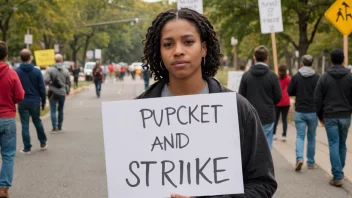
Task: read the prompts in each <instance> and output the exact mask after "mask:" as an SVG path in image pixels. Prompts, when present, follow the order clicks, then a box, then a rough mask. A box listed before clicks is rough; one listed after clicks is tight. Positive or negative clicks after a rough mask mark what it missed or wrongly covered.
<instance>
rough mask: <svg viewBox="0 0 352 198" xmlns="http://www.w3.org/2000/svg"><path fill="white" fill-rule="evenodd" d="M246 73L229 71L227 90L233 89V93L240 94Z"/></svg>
mask: <svg viewBox="0 0 352 198" xmlns="http://www.w3.org/2000/svg"><path fill="white" fill-rule="evenodd" d="M243 74H244V72H243V71H239V72H235V71H229V72H228V81H227V88H229V89H231V90H232V91H236V92H238V91H239V89H240V84H241V79H242V76H243Z"/></svg>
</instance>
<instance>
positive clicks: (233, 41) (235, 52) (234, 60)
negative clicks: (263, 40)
mask: <svg viewBox="0 0 352 198" xmlns="http://www.w3.org/2000/svg"><path fill="white" fill-rule="evenodd" d="M237 44H238V40H237V39H236V38H235V37H231V45H232V46H233V70H235V71H236V70H237V49H236V47H237Z"/></svg>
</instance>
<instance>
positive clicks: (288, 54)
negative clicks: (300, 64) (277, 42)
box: [281, 44, 293, 76]
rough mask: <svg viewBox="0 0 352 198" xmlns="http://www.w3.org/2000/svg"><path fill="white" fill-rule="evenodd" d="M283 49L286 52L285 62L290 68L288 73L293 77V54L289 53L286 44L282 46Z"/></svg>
mask: <svg viewBox="0 0 352 198" xmlns="http://www.w3.org/2000/svg"><path fill="white" fill-rule="evenodd" d="M281 47H282V49H283V51H284V57H285V62H286V65H287V67H288V73H289V75H290V76H292V75H293V72H292V54H291V53H290V52H289V51H288V49H287V45H285V44H282V46H281Z"/></svg>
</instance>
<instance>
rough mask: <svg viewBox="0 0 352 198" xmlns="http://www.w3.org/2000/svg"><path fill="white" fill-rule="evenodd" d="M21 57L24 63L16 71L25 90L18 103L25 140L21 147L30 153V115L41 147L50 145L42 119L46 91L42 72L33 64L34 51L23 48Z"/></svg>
mask: <svg viewBox="0 0 352 198" xmlns="http://www.w3.org/2000/svg"><path fill="white" fill-rule="evenodd" d="M20 58H21V61H22V63H21V64H20V66H19V67H18V68H17V69H16V72H17V74H18V76H19V78H20V80H21V83H22V87H23V89H24V91H25V95H24V100H22V101H21V102H20V103H19V104H18V112H19V114H20V119H21V125H22V141H23V149H21V153H24V154H30V153H31V148H32V144H31V136H30V133H29V118H30V117H31V118H32V122H33V124H34V126H35V129H36V131H37V137H38V140H39V142H40V148H41V149H42V150H43V149H46V148H47V147H48V144H47V138H46V135H45V132H44V127H43V124H42V120H41V119H40V110H44V109H45V104H46V91H45V84H44V80H43V76H42V73H41V72H40V70H39V69H36V68H35V67H34V65H33V64H32V60H33V57H32V53H31V52H30V51H29V50H28V49H23V50H22V51H21V52H20ZM40 103H41V105H40Z"/></svg>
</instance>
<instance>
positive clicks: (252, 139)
mask: <svg viewBox="0 0 352 198" xmlns="http://www.w3.org/2000/svg"><path fill="white" fill-rule="evenodd" d="M149 30H153V31H148V32H147V35H146V40H145V47H144V56H143V58H142V61H143V62H144V63H145V64H146V65H148V66H149V68H150V70H151V73H152V74H153V75H154V77H155V80H156V83H154V84H153V85H151V86H150V87H149V88H148V89H147V90H146V91H145V92H144V93H142V94H141V95H140V96H138V97H137V98H136V99H148V98H159V97H174V96H184V95H194V94H215V93H222V92H230V91H231V90H228V89H226V88H225V87H224V86H222V85H221V84H220V82H218V81H217V80H215V79H214V78H213V77H214V76H215V74H216V72H217V70H218V69H219V67H220V65H221V61H220V60H221V54H220V42H219V41H218V40H217V38H216V32H215V31H214V29H213V26H212V25H211V24H210V22H209V21H208V19H207V18H206V17H205V16H203V15H201V14H199V13H198V12H196V11H193V10H190V9H186V8H182V9H180V10H168V11H165V12H163V13H161V14H159V15H158V16H157V17H156V19H155V20H154V21H153V22H152V25H151V27H149ZM185 35H186V36H185ZM155 42H157V43H158V42H160V44H159V43H158V44H156V43H155ZM236 96H237V97H236V98H237V108H238V119H239V130H240V131H239V136H241V138H240V140H241V144H240V145H241V153H242V154H241V157H242V166H241V167H242V171H243V183H244V193H243V195H217V196H215V197H261V198H269V197H272V196H273V194H274V192H275V191H276V188H277V183H276V181H275V178H274V166H273V161H272V157H271V153H270V150H269V146H268V143H267V141H266V140H265V135H264V132H263V128H262V127H261V124H260V119H259V117H258V114H257V112H256V110H255V109H254V108H253V106H252V105H251V104H250V103H249V102H248V101H247V100H246V99H245V98H244V97H242V96H241V95H239V94H236ZM236 118H237V117H236ZM209 146H212V145H209ZM214 149H216V148H214ZM176 190H177V189H176ZM171 197H177V198H189V196H181V195H177V194H172V195H171Z"/></svg>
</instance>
